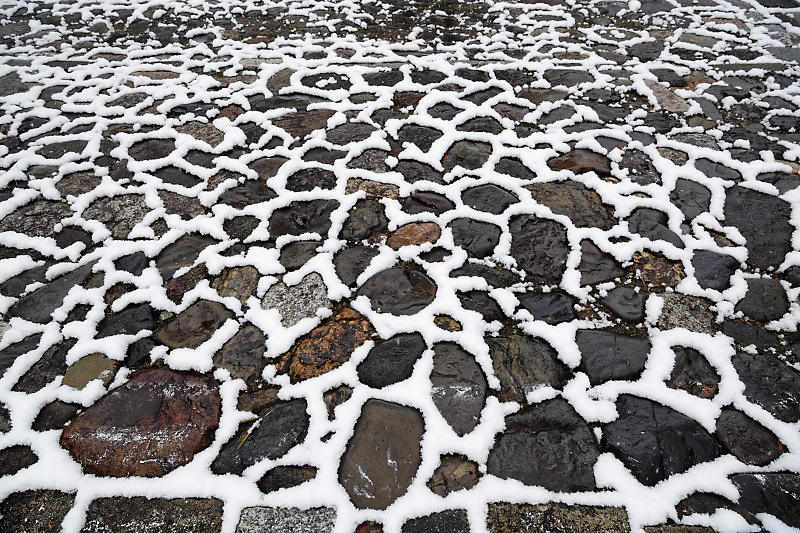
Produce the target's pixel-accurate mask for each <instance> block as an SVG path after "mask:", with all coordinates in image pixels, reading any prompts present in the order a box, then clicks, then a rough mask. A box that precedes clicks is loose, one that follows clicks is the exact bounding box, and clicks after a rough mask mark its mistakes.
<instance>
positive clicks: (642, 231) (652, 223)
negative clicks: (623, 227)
mask: <svg viewBox="0 0 800 533" xmlns="http://www.w3.org/2000/svg"><path fill="white" fill-rule="evenodd" d="M628 229H629V230H630V231H631V232H633V233H638V234H639V235H641V236H642V237H646V238H648V239H650V240H651V241H659V240H660V241H666V242H668V243H670V244H672V245H673V246H675V247H677V248H684V247H685V245H684V244H683V240H681V238H680V236H679V235H677V234H676V233H675V232H674V231H672V230H671V229H669V227H668V218H667V215H666V214H665V213H662V212H661V211H657V210H655V209H650V208H648V207H637V208H636V209H634V210H633V213H631V216H630V217H628Z"/></svg>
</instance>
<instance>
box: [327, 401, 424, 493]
mask: <svg viewBox="0 0 800 533" xmlns="http://www.w3.org/2000/svg"><path fill="white" fill-rule="evenodd" d="M423 431H424V422H423V419H422V415H421V414H420V412H419V411H417V410H416V409H413V408H411V407H406V406H404V405H399V404H396V403H390V402H385V401H383V400H375V399H371V400H367V401H366V403H365V404H364V406H363V407H362V408H361V415H360V416H359V418H358V421H357V422H356V426H355V431H354V433H353V436H352V437H351V438H350V441H349V442H348V443H347V449H346V450H345V452H344V455H343V456H342V459H341V462H340V464H339V483H340V484H341V485H342V486H343V487H344V489H345V490H346V491H347V494H348V496H350V500H351V501H352V502H353V505H355V506H356V507H357V508H359V509H385V508H387V507H388V506H389V505H391V504H392V502H394V501H395V500H396V499H397V498H399V497H400V496H402V495H403V494H405V492H406V490H408V487H409V485H410V484H411V481H412V479H413V478H414V476H415V475H416V473H417V468H419V465H420V462H421V450H420V441H421V439H422V434H423Z"/></svg>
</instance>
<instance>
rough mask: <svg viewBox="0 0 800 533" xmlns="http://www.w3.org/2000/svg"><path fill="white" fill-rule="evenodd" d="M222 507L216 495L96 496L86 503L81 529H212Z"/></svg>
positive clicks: (110, 532)
mask: <svg viewBox="0 0 800 533" xmlns="http://www.w3.org/2000/svg"><path fill="white" fill-rule="evenodd" d="M222 507H223V502H222V500H218V499H216V498H180V499H165V498H145V497H142V496H137V497H134V498H123V497H119V496H116V497H112V498H98V499H96V500H94V501H92V503H91V504H90V505H89V509H88V511H87V512H86V522H85V523H84V525H83V529H81V533H159V532H161V531H180V532H181V533H216V532H219V531H220V530H221V528H222Z"/></svg>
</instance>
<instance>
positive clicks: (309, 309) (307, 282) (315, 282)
mask: <svg viewBox="0 0 800 533" xmlns="http://www.w3.org/2000/svg"><path fill="white" fill-rule="evenodd" d="M332 306H333V305H332V303H331V301H330V300H328V289H327V287H326V286H325V281H324V280H323V279H322V276H320V275H319V273H317V272H312V273H310V274H307V275H306V276H305V277H304V278H303V279H301V280H300V282H299V283H297V284H296V285H292V286H288V287H287V286H286V284H285V283H283V282H282V281H279V282H278V283H276V284H275V285H273V286H272V287H270V288H269V290H268V291H267V292H266V294H264V298H262V299H261V307H262V308H263V309H277V310H278V312H279V313H280V315H281V324H283V327H285V328H288V327H291V326H293V325H295V324H297V323H298V322H300V321H301V320H303V319H304V318H311V317H314V316H316V315H317V311H318V310H319V309H330V308H331V307H332Z"/></svg>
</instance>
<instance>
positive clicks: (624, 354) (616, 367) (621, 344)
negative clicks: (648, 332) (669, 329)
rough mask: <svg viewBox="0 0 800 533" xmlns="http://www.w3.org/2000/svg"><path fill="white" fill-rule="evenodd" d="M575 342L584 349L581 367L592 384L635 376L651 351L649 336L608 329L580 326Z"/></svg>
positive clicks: (634, 377) (581, 349)
mask: <svg viewBox="0 0 800 533" xmlns="http://www.w3.org/2000/svg"><path fill="white" fill-rule="evenodd" d="M575 342H576V343H577V344H578V349H579V350H580V352H581V366H580V368H581V370H583V371H584V372H586V375H587V376H589V382H590V383H591V384H592V385H593V386H594V385H599V384H601V383H604V382H606V381H610V380H635V379H636V378H638V377H639V376H640V375H641V373H642V371H643V370H644V366H645V363H647V356H648V354H649V353H650V343H649V342H648V341H647V339H643V338H639V337H628V336H626V335H619V334H617V333H611V332H609V331H597V330H593V329H581V330H578V332H577V334H576V335H575Z"/></svg>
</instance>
